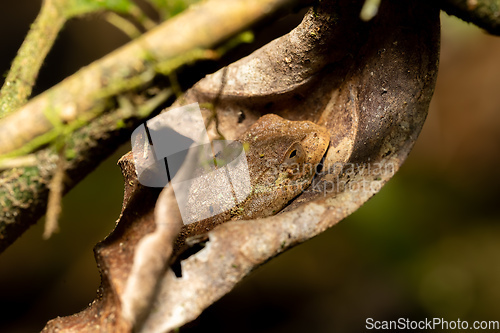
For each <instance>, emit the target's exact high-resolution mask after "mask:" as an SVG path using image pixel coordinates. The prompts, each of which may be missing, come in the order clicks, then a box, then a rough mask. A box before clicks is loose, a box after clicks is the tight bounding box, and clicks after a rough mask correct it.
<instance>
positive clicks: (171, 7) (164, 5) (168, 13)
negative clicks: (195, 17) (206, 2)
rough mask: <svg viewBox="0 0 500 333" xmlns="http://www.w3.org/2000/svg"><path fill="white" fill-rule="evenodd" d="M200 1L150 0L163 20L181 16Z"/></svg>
mask: <svg viewBox="0 0 500 333" xmlns="http://www.w3.org/2000/svg"><path fill="white" fill-rule="evenodd" d="M198 1H199V0H149V2H150V3H151V5H153V6H154V7H155V8H156V10H157V11H158V12H159V13H160V16H161V18H162V19H163V20H165V19H168V18H170V17H172V16H175V15H177V14H179V13H180V12H182V11H184V10H186V9H187V8H188V7H189V6H190V5H192V4H193V3H196V2H198Z"/></svg>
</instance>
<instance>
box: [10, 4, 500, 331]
mask: <svg viewBox="0 0 500 333" xmlns="http://www.w3.org/2000/svg"><path fill="white" fill-rule="evenodd" d="M39 6H40V1H33V0H19V1H2V2H1V4H0V45H1V50H2V52H0V71H1V72H2V73H6V72H7V70H8V68H9V66H10V62H11V61H12V59H13V57H14V56H15V54H16V51H17V49H18V48H19V46H20V45H21V43H22V41H23V38H24V36H25V34H26V33H27V31H28V28H29V26H30V24H31V23H32V22H33V20H34V18H35V16H36V14H37V12H38V10H39ZM442 25H443V27H442V45H441V64H440V69H439V77H438V83H437V87H436V92H435V95H434V98H433V101H432V104H431V108H430V110H429V116H428V119H427V122H426V124H425V126H424V129H423V131H422V134H421V136H420V138H419V140H418V142H417V144H416V146H415V148H414V149H413V152H412V153H411V155H410V157H409V158H408V160H407V162H406V163H405V164H404V166H403V167H402V169H401V170H400V171H399V172H398V173H397V174H396V175H395V176H394V178H393V179H392V180H391V181H390V182H389V183H388V184H387V185H386V186H385V187H384V188H383V189H382V191H381V192H380V193H378V194H377V195H376V196H375V197H374V198H373V199H371V200H370V201H369V202H368V203H367V204H365V205H364V206H363V207H362V208H360V209H359V210H358V211H357V212H356V213H354V214H353V215H352V216H350V217H349V218H347V219H345V220H344V221H343V222H341V223H340V224H339V225H337V226H335V227H334V228H332V229H330V230H328V231H326V232H324V233H323V234H321V235H320V236H318V237H316V238H315V239H313V240H310V241H308V242H306V243H305V244H302V245H300V246H298V247H296V248H294V249H292V250H291V251H288V252H286V253H285V254H283V255H281V256H280V257H278V258H276V259H274V260H272V261H271V262H269V263H268V264H266V265H264V266H263V267H261V268H260V269H258V270H257V271H256V272H254V273H253V274H252V275H251V276H250V277H249V278H247V279H246V280H244V281H243V282H242V283H241V284H239V285H238V286H237V287H236V289H235V290H234V291H233V292H232V293H230V294H229V295H227V296H226V297H224V298H223V299H221V300H220V301H219V302H217V303H216V304H215V305H213V306H212V307H210V308H209V309H208V310H207V311H206V312H205V313H204V314H203V315H202V316H201V317H200V318H199V319H198V320H197V321H196V322H194V323H192V324H190V325H189V328H188V329H186V330H184V329H183V330H181V332H184V331H186V332H205V331H211V330H217V331H218V332H234V331H235V330H237V331H238V332H304V331H308V332H333V331H335V332H360V331H364V330H365V320H366V318H369V317H371V318H374V319H375V320H391V319H392V320H397V319H398V318H400V317H403V318H409V319H411V320H420V319H424V318H433V317H438V318H444V319H446V320H450V321H451V320H457V319H458V318H460V320H469V321H470V322H471V323H472V321H474V320H500V241H499V239H500V223H499V222H500V209H499V200H498V197H499V196H498V189H499V185H500V173H499V168H498V166H499V163H500V61H499V59H500V38H498V37H492V36H489V35H487V34H485V33H484V32H482V31H481V30H479V29H478V28H475V27H474V26H472V25H468V24H466V23H463V22H461V21H459V20H458V19H455V18H450V17H448V16H447V15H446V14H443V15H442ZM126 42H127V38H126V37H125V36H124V35H123V34H122V33H121V32H120V31H118V30H117V29H115V28H114V27H112V26H111V25H109V24H107V23H106V22H104V20H103V19H102V17H101V16H99V15H92V16H90V17H87V18H84V19H77V20H73V21H71V22H69V23H68V24H67V25H66V27H65V28H64V31H63V32H62V33H61V35H60V36H59V38H58V40H57V42H56V45H55V48H54V49H53V50H52V52H51V53H50V55H49V57H48V59H47V62H46V64H45V65H44V67H43V69H42V71H41V74H40V77H39V81H38V84H37V88H36V91H35V94H36V93H39V92H41V91H43V90H45V89H47V88H49V87H50V86H52V85H54V84H56V83H57V82H59V81H61V80H62V79H63V78H65V77H66V76H68V75H70V74H72V73H74V72H75V71H76V70H78V69H79V68H80V67H82V66H84V65H87V64H89V63H90V62H91V61H93V60H95V59H98V58H100V57H101V56H103V55H105V54H107V53H108V52H110V51H111V50H113V49H115V48H116V47H118V46H120V45H122V44H124V43H126ZM128 150H129V145H124V146H123V147H121V148H119V150H118V152H117V153H116V154H114V155H113V156H112V157H111V158H109V159H108V160H107V161H106V162H105V163H103V164H102V165H101V166H100V167H99V168H98V169H97V170H96V171H95V172H94V173H92V174H91V175H90V176H88V177H87V178H86V179H85V181H83V182H82V183H81V184H79V185H78V186H77V187H76V188H75V189H74V190H72V191H71V192H70V193H69V194H68V195H67V196H66V197H65V199H64V210H63V216H62V219H61V221H60V229H61V232H60V233H58V234H56V235H55V236H54V237H52V238H51V239H50V240H48V241H43V240H42V230H43V219H42V220H41V221H39V223H38V224H37V225H35V226H34V227H32V228H31V229H30V230H29V231H28V232H26V233H25V234H24V235H23V236H22V237H21V238H20V239H19V240H18V241H17V242H16V243H15V244H14V245H12V246H11V247H10V248H9V249H7V250H6V251H5V252H4V253H2V254H1V255H0V332H36V331H39V330H41V329H42V328H43V326H44V325H45V323H46V321H47V320H49V319H51V318H54V317H56V316H64V315H69V314H72V313H75V312H77V311H79V310H82V309H83V308H85V307H86V306H87V304H88V303H90V302H91V301H92V300H93V298H94V296H95V293H96V290H97V287H98V285H99V274H98V272H97V268H96V265H95V262H94V258H93V253H92V247H93V246H94V244H95V243H97V242H98V241H99V240H101V239H103V238H104V237H105V236H106V235H107V234H108V233H109V232H110V231H111V230H112V229H113V227H114V223H115V220H116V219H117V218H118V215H119V212H120V208H121V201H122V196H123V184H122V178H121V173H120V170H119V168H118V167H117V166H116V162H117V160H118V158H119V157H120V156H121V155H123V154H124V153H125V152H127V151H128Z"/></svg>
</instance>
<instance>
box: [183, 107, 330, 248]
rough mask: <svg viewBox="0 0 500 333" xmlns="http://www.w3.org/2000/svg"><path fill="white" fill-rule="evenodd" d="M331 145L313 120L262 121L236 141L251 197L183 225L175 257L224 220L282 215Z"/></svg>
mask: <svg viewBox="0 0 500 333" xmlns="http://www.w3.org/2000/svg"><path fill="white" fill-rule="evenodd" d="M329 140H330V135H329V133H328V131H327V130H326V128H324V127H322V126H319V125H316V124H314V123H312V122H310V121H290V120H286V119H283V118H281V117H279V116H277V115H275V114H268V115H265V116H263V117H261V118H260V119H259V120H258V121H257V122H255V123H254V124H253V125H252V126H251V127H250V128H249V129H248V130H247V131H246V132H245V133H244V134H243V136H242V137H241V138H240V139H238V140H237V141H239V142H241V143H242V144H243V145H244V147H247V151H246V157H247V164H248V170H249V174H250V181H251V188H252V191H251V193H250V195H249V196H248V197H247V198H246V199H245V200H244V201H242V202H241V203H239V204H237V205H236V206H235V207H234V208H232V209H230V210H229V211H225V212H223V213H221V214H218V215H215V216H212V217H210V218H207V219H204V220H201V221H199V222H195V223H191V224H188V225H185V226H183V228H182V230H181V233H180V234H179V236H178V238H177V240H176V244H175V248H176V252H177V250H179V249H180V248H182V247H184V244H185V241H186V238H188V237H193V236H197V235H202V234H204V233H206V232H207V231H209V230H211V229H213V228H214V227H215V226H217V225H219V224H221V223H224V222H226V221H230V220H241V219H255V218H262V217H267V216H271V215H274V214H276V213H278V212H279V211H280V210H281V209H283V208H284V207H285V206H286V205H287V203H288V202H290V201H291V200H292V199H293V198H295V197H296V196H297V195H299V194H300V193H301V192H302V191H303V190H304V189H306V188H307V187H308V186H309V185H310V184H311V180H312V178H313V176H314V168H315V167H316V165H317V164H318V163H319V162H320V161H321V159H322V157H323V155H324V154H325V152H326V149H327V148H328V143H329ZM211 181H217V180H216V179H215V180H211ZM206 183H209V182H205V184H206ZM196 186H198V189H197V192H199V190H200V188H199V187H203V186H204V185H197V184H196V183H193V185H192V186H191V188H192V189H193V188H196ZM201 191H203V189H201ZM212 195H213V194H212ZM191 199H192V198H191ZM198 200H199V199H196V200H193V199H192V200H191V201H194V202H191V203H189V204H191V205H193V206H194V207H197V206H201V205H196V201H198ZM200 209H202V208H200Z"/></svg>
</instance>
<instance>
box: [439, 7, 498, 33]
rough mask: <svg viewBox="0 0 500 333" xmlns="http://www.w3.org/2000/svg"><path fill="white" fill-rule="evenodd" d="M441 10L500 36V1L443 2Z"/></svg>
mask: <svg viewBox="0 0 500 333" xmlns="http://www.w3.org/2000/svg"><path fill="white" fill-rule="evenodd" d="M440 3H441V8H442V9H443V10H444V11H445V12H447V13H448V14H450V15H455V16H456V17H459V18H461V19H462V20H464V21H467V22H471V23H474V24H475V25H477V26H478V27H480V28H483V29H484V30H486V31H488V32H489V33H490V34H493V35H497V36H500V1H498V0H441V1H440Z"/></svg>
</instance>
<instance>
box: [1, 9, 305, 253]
mask: <svg viewBox="0 0 500 333" xmlns="http://www.w3.org/2000/svg"><path fill="white" fill-rule="evenodd" d="M295 3H297V1H294V0H239V1H233V0H231V1H230V0H212V1H207V2H205V3H203V4H202V5H199V6H196V7H194V8H191V9H189V10H187V11H185V12H183V13H182V14H180V15H178V16H176V17H174V18H173V19H171V20H169V21H167V22H165V23H163V24H162V25H160V26H159V27H157V28H156V29H154V30H152V31H150V32H148V33H146V34H144V35H143V36H142V37H141V38H139V39H137V40H134V41H132V42H130V43H129V44H127V45H125V46H123V47H122V48H120V49H118V50H116V51H115V52H113V53H111V54H109V55H108V56H106V57H104V58H103V59H100V60H98V61H96V62H94V63H93V64H91V65H89V66H87V67H86V68H83V69H81V70H80V71H78V72H77V73H75V74H74V75H72V76H71V77H69V78H67V79H66V80H64V81H63V82H61V83H59V84H58V85H56V86H54V87H53V88H51V89H49V90H47V91H46V92H44V93H42V94H40V95H39V96H37V97H36V98H34V99H33V100H31V101H30V102H28V103H27V104H26V105H25V106H23V107H22V108H21V109H19V110H18V111H16V112H15V113H12V114H10V115H8V116H7V117H5V118H2V119H0V154H13V153H14V154H16V153H17V154H21V155H23V154H26V153H27V152H29V151H30V150H32V148H37V147H38V146H40V145H41V144H43V143H50V141H47V142H43V141H41V142H40V138H42V139H43V138H44V137H41V135H47V134H50V131H51V130H54V125H53V120H51V118H57V119H59V121H60V122H61V123H69V125H71V124H75V123H79V122H81V121H82V119H84V121H85V122H88V119H90V118H91V117H93V116H95V115H94V113H95V112H96V110H98V111H100V112H101V113H102V112H103V111H104V110H109V109H110V108H111V109H113V108H114V106H113V104H114V98H115V97H117V96H124V95H125V96H128V95H126V94H131V95H130V96H128V97H129V98H130V99H131V100H132V99H134V98H135V97H134V96H136V93H134V92H133V91H135V90H137V89H138V88H140V87H141V86H143V85H144V84H145V83H147V82H150V81H151V80H152V79H153V78H154V76H155V73H156V68H157V67H161V66H160V65H162V64H164V63H165V62H168V61H169V60H171V59H174V60H176V61H177V60H178V58H179V57H180V56H182V55H183V54H188V53H189V52H190V51H192V50H195V49H207V48H212V47H214V46H216V45H218V44H219V43H221V42H223V41H224V40H226V39H228V38H229V37H231V36H232V35H234V34H236V33H238V32H239V31H241V30H244V29H245V28H247V27H248V26H250V25H251V24H253V23H255V22H257V21H259V20H261V19H262V18H264V17H265V16H267V15H269V14H271V13H273V12H274V11H276V10H277V9H279V8H282V7H284V6H291V5H293V4H295ZM214 22H216V24H214ZM167 67H168V66H167ZM139 90H140V89H139ZM131 91H132V92H131ZM137 107H138V108H139V109H138V110H134V111H132V113H131V111H127V110H125V111H124V110H121V109H118V110H116V111H114V112H112V113H109V114H104V115H102V116H100V117H98V118H97V119H96V120H95V121H93V122H92V123H90V124H89V125H88V126H85V127H83V128H81V129H80V130H78V131H75V132H74V133H73V134H72V135H71V137H70V139H69V141H70V142H69V144H68V145H67V147H68V148H69V149H70V150H73V151H74V153H75V155H76V158H74V159H73V160H71V161H70V162H69V163H68V167H67V170H66V172H67V174H69V176H70V177H71V178H72V182H71V183H70V184H66V191H67V190H68V189H70V188H71V187H72V186H74V185H75V184H76V183H77V182H78V181H79V180H81V179H82V178H83V177H84V176H85V175H86V174H88V173H89V172H91V171H92V169H93V168H94V167H95V166H96V165H98V163H99V162H100V161H101V160H103V159H104V158H106V157H107V156H108V155H109V154H111V153H112V151H113V150H114V149H115V147H117V146H118V145H119V144H120V143H122V142H124V141H126V140H127V139H129V137H130V134H131V132H132V130H133V129H134V128H135V127H136V126H137V125H138V124H139V122H140V121H141V119H142V118H143V117H145V116H146V115H147V113H145V112H143V111H141V110H140V107H139V106H137ZM127 119H128V120H129V121H128V122H126V126H125V127H123V125H122V124H123V120H127ZM4 156H5V155H4ZM37 159H38V164H37V165H38V166H37V167H29V168H24V169H17V168H16V169H12V170H8V171H4V172H3V173H2V174H0V205H1V207H2V210H1V211H0V251H2V250H3V249H5V248H6V247H7V246H8V245H10V244H11V243H12V242H13V241H14V240H15V239H16V238H17V237H18V236H19V235H20V234H22V232H24V231H25V230H26V229H27V228H28V227H29V226H30V225H31V224H33V223H34V222H35V221H36V220H37V219H38V218H39V217H41V216H42V215H43V212H44V209H45V206H46V199H47V184H48V182H49V181H50V179H51V177H52V175H53V173H54V170H55V160H54V154H53V152H52V150H51V149H44V150H42V151H40V152H39V153H37Z"/></svg>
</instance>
